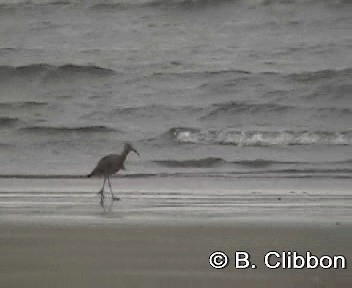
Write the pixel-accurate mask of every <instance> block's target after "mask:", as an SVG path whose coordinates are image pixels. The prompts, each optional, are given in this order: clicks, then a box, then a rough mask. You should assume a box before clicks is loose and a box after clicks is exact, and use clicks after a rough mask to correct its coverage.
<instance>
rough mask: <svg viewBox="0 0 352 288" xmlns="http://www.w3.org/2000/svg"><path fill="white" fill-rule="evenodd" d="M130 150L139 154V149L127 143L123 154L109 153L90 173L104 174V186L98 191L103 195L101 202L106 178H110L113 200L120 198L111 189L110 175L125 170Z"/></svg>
mask: <svg viewBox="0 0 352 288" xmlns="http://www.w3.org/2000/svg"><path fill="white" fill-rule="evenodd" d="M130 151H133V152H135V153H136V154H137V155H139V153H138V152H137V150H136V149H134V148H133V147H132V145H131V144H129V143H126V144H125V145H124V147H123V152H122V153H121V154H109V155H107V156H105V157H103V158H101V159H100V160H99V162H98V164H97V165H96V166H95V168H94V169H93V171H92V172H91V173H90V174H89V175H88V177H92V176H104V182H103V186H102V188H101V190H100V191H99V192H98V194H100V197H101V202H103V200H104V186H105V181H106V179H107V180H108V184H109V187H110V192H111V195H112V197H113V200H116V199H118V198H115V197H114V194H113V192H112V189H111V184H110V179H109V177H110V176H111V175H112V174H115V173H117V172H119V171H120V170H125V165H124V163H125V160H126V158H127V155H128V153H129V152H130Z"/></svg>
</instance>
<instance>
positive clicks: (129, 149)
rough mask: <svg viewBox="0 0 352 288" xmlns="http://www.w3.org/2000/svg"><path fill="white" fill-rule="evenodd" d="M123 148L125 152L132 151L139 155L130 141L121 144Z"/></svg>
mask: <svg viewBox="0 0 352 288" xmlns="http://www.w3.org/2000/svg"><path fill="white" fill-rule="evenodd" d="M123 150H124V151H125V152H127V153H128V152H130V151H132V152H134V153H136V154H137V155H138V156H139V153H138V151H137V150H136V149H134V148H133V146H132V144H131V143H125V145H124V146H123Z"/></svg>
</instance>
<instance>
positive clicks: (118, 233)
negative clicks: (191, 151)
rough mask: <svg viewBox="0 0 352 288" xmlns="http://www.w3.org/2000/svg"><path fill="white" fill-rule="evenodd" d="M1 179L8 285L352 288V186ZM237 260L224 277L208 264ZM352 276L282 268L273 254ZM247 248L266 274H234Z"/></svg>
mask: <svg viewBox="0 0 352 288" xmlns="http://www.w3.org/2000/svg"><path fill="white" fill-rule="evenodd" d="M113 182H114V183H115V186H114V187H116V188H115V189H116V190H115V191H116V194H118V195H119V196H120V197H121V201H117V202H111V201H110V200H109V199H107V201H106V203H105V205H104V207H101V206H100V205H99V199H98V197H97V195H96V191H97V189H99V188H100V185H101V179H93V180H90V181H88V180H87V179H12V178H6V179H0V231H1V233H0V287H14V288H17V287H26V288H30V287H35V288H38V287H45V288H46V287H75V288H80V287H82V288H83V287H84V288H89V287H114V288H115V287H171V288H172V287H256V288H257V287H329V288H330V287H351V285H352V276H351V270H350V266H351V263H352V262H351V261H352V248H351V243H352V221H351V219H352V214H351V213H352V212H351V211H352V210H351V207H352V198H351V193H350V187H351V185H350V184H351V181H350V179H309V178H307V179H280V178H274V179H259V178H258V179H242V178H239V179H225V178H220V179H217V178H215V179H213V178H209V179H207V178H175V179H169V178H162V179H153V178H143V179H138V178H136V179H113ZM217 250H221V251H223V252H225V253H227V254H228V256H229V259H230V262H229V265H228V266H227V267H226V268H225V269H223V270H216V269H214V268H212V267H211V266H210V265H209V263H208V258H209V255H210V254H211V253H212V252H214V251H217ZM272 250H275V251H278V252H281V251H296V252H298V253H299V254H304V253H305V252H306V251H310V252H311V253H312V254H314V255H317V256H322V255H330V256H333V255H343V256H344V257H345V258H346V260H347V269H346V270H343V269H338V270H334V269H326V270H323V269H304V270H292V269H291V270H289V269H273V270H270V269H269V268H267V267H266V266H265V265H264V255H265V254H266V253H267V252H268V251H272ZM235 251H247V252H248V253H249V254H250V255H251V260H252V261H253V263H255V264H256V265H257V269H246V270H243V269H235V266H234V265H235V259H234V255H235Z"/></svg>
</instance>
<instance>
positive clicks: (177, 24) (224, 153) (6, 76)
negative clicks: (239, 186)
mask: <svg viewBox="0 0 352 288" xmlns="http://www.w3.org/2000/svg"><path fill="white" fill-rule="evenodd" d="M351 15H352V5H351V4H350V1H337V0H335V1H320V0H316V1H315V0H297V1H270V0H269V1H268V0H266V1H264V0H262V1H261V0H252V1H230V0H229V1H210V0H209V1H201V0H199V1H176V0H175V1H172V0H170V1H161V0H159V1H153V0H151V1H148V0H141V1H139V0H138V1H137V0H132V1H129V0H124V1H123V0H121V1H118V0H116V1H98V0H92V1H78V0H71V1H69V0H68V1H49V0H46V1H45V0H29V1H27V0H26V1H6V0H5V1H4V0H0V163H1V165H0V174H1V175H10V174H19V175H27V174H31V175H32V174H35V175H44V174H45V175H53V174H61V175H84V174H87V173H88V172H90V170H91V169H92V168H93V167H94V165H95V164H96V162H97V160H98V159H99V158H100V157H101V156H103V155H105V154H109V153H116V152H119V151H120V149H121V147H122V143H123V142H124V141H131V142H133V144H134V146H135V147H136V148H137V149H138V150H139V152H140V153H141V157H140V158H137V157H135V156H130V158H129V159H128V163H127V164H126V168H127V173H129V174H141V175H144V174H153V175H156V177H158V175H164V176H165V175H176V176H177V175H180V174H181V175H190V174H191V175H192V173H193V174H194V175H197V176H199V175H205V176H207V175H208V176H209V175H211V176H216V175H218V176H224V175H228V176H231V175H234V176H236V177H237V176H238V175H247V176H248V175H252V174H253V175H259V176H262V175H264V176H265V175H273V174H275V175H279V176H280V175H284V176H287V175H288V176H297V177H313V178H314V177H330V178H350V177H351V172H352V156H351V155H352V154H351V152H352V128H351V123H352V97H351V91H352V84H351V79H352V77H351V76H352V55H351V50H352V36H351V35H352V34H351V27H352V17H351Z"/></svg>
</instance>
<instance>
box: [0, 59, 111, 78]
mask: <svg viewBox="0 0 352 288" xmlns="http://www.w3.org/2000/svg"><path fill="white" fill-rule="evenodd" d="M58 74H59V75H60V74H62V75H65V76H66V77H72V76H74V75H77V74H79V75H80V74H85V75H92V76H109V75H114V74H116V72H115V71H114V70H112V69H109V68H104V67H100V66H94V65H76V64H65V65H58V66H56V65H51V64H44V63H38V64H37V63H35V64H29V65H24V66H0V75H2V78H9V77H15V76H18V77H24V78H26V77H33V76H38V75H39V76H40V75H42V76H47V77H53V76H57V75H58Z"/></svg>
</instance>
